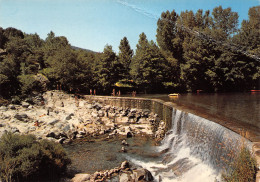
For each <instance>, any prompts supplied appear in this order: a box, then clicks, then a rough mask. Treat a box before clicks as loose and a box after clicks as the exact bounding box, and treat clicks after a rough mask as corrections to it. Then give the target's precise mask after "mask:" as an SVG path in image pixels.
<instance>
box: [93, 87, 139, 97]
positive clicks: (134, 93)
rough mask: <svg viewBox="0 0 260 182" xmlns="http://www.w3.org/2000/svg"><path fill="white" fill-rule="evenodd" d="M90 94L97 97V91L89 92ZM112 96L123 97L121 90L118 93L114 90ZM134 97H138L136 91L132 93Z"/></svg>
mask: <svg viewBox="0 0 260 182" xmlns="http://www.w3.org/2000/svg"><path fill="white" fill-rule="evenodd" d="M89 94H90V95H96V89H94V91H93V90H92V89H90V90H89ZM111 96H114V97H115V96H118V97H120V96H121V91H120V90H119V91H118V92H116V89H113V90H112V93H111ZM132 97H136V91H133V92H132Z"/></svg>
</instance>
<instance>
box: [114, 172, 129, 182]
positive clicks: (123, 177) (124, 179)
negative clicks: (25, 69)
mask: <svg viewBox="0 0 260 182" xmlns="http://www.w3.org/2000/svg"><path fill="white" fill-rule="evenodd" d="M118 181H119V182H128V181H129V182H130V181H133V179H132V178H131V176H130V175H129V174H127V173H121V174H119V176H118Z"/></svg>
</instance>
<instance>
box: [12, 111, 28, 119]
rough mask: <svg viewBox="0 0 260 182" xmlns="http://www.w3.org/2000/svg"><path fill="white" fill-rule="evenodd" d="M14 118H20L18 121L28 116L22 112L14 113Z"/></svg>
mask: <svg viewBox="0 0 260 182" xmlns="http://www.w3.org/2000/svg"><path fill="white" fill-rule="evenodd" d="M14 118H16V119H18V120H20V121H24V119H26V118H28V116H27V114H25V113H22V114H15V115H14Z"/></svg>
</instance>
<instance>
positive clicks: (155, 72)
mask: <svg viewBox="0 0 260 182" xmlns="http://www.w3.org/2000/svg"><path fill="white" fill-rule="evenodd" d="M139 37H140V38H139V41H138V44H137V45H136V55H135V56H134V58H133V59H134V62H133V64H132V72H131V73H132V75H133V78H134V81H135V82H136V83H137V85H138V87H139V89H141V90H143V91H149V92H159V91H160V90H161V89H163V82H164V81H166V82H167V81H169V80H166V77H167V74H169V69H168V68H169V65H168V62H167V60H166V59H165V58H164V57H163V55H162V54H161V52H160V50H159V47H158V46H157V45H156V44H155V43H154V42H153V41H150V42H148V40H147V38H146V35H145V34H144V33H142V34H140V36H139Z"/></svg>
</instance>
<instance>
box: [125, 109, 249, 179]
mask: <svg viewBox="0 0 260 182" xmlns="http://www.w3.org/2000/svg"><path fill="white" fill-rule="evenodd" d="M242 143H244V144H245V145H246V146H250V145H251V143H250V142H249V141H248V140H246V139H244V138H243V137H242V136H241V135H238V134H237V133H234V132H233V131H231V130H229V129H227V128H225V127H223V126H221V125H219V124H217V123H214V122H212V121H209V120H207V119H204V118H202V117H199V116H196V115H194V114H191V113H186V112H183V111H180V110H177V109H173V114H172V128H171V130H169V131H168V132H167V134H166V136H165V138H164V139H163V140H162V142H161V146H159V147H155V151H156V152H158V153H159V157H158V158H157V159H156V160H153V161H152V162H151V160H150V161H149V160H144V159H137V158H134V157H131V156H130V155H129V156H128V160H130V161H131V162H133V163H134V164H136V165H139V166H142V167H143V168H146V169H148V170H149V171H151V172H152V174H153V176H154V177H155V180H156V181H185V182H186V181H193V182H196V181H197V182H201V181H203V182H207V181H209V182H212V181H220V180H221V172H222V171H223V170H224V169H228V166H229V164H230V162H231V161H232V156H234V154H235V153H236V152H237V151H238V150H239V147H240V146H241V144H242Z"/></svg>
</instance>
